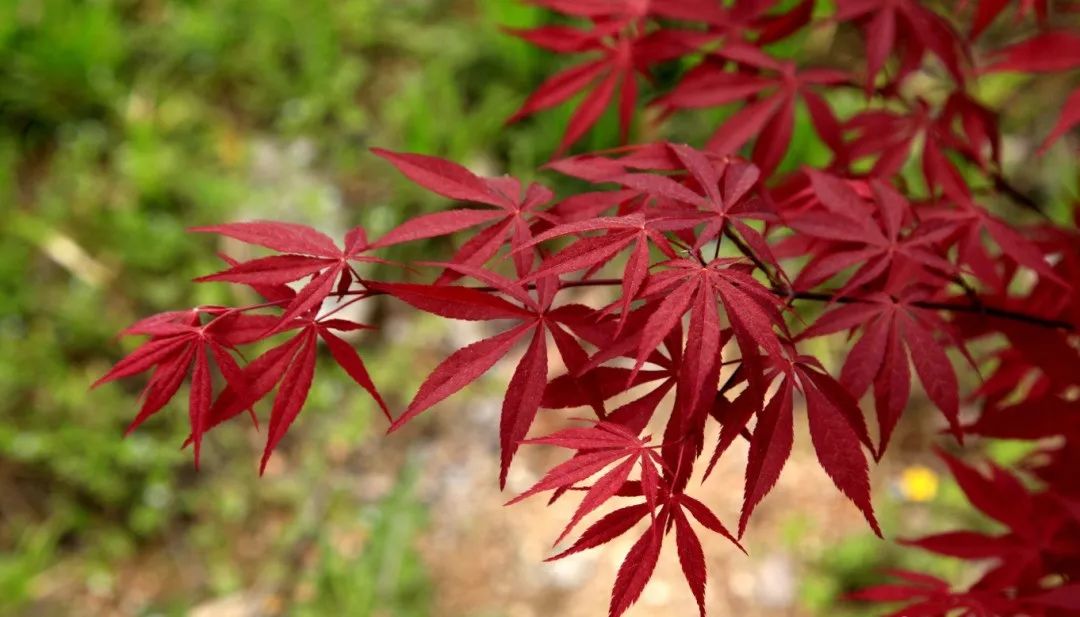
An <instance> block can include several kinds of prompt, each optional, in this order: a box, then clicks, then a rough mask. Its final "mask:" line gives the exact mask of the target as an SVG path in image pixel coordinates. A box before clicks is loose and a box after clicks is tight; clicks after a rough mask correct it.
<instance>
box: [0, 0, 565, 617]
mask: <svg viewBox="0 0 1080 617" xmlns="http://www.w3.org/2000/svg"><path fill="white" fill-rule="evenodd" d="M538 18H539V13H538V11H537V10H535V9H533V8H529V7H523V6H520V5H517V4H516V3H492V4H490V5H487V4H485V5H482V6H481V5H478V6H475V7H474V6H473V5H471V4H470V3H464V2H448V1H438V0H431V1H411V2H384V1H378V0H342V1H330V0H313V1H310V2H303V3H296V2H291V1H286V0H264V1H263V0H261V1H260V2H250V1H247V0H213V1H210V0H206V1H182V0H175V1H156V0H113V1H110V0H96V1H80V0H15V1H13V2H3V3H0V83H3V84H4V86H3V87H2V88H0V210H2V216H3V219H4V223H3V224H2V225H0V348H2V349H3V350H4V361H3V362H2V363H0V419H2V422H0V512H2V514H3V516H2V517H0V519H2V521H3V523H2V524H0V549H3V555H2V556H0V613H7V614H15V613H20V614H35V615H49V614H67V613H66V610H65V604H66V603H69V602H74V601H85V602H87V603H88V604H87V606H88V607H93V610H94V611H96V612H99V613H101V614H108V613H109V612H110V611H112V612H113V613H121V614H173V613H176V614H183V613H184V612H185V611H186V610H187V609H190V608H191V607H192V606H194V605H196V604H198V603H199V602H200V601H202V600H205V599H209V598H215V597H219V596H225V595H227V594H230V593H234V592H238V591H240V590H243V589H248V588H251V587H252V586H255V587H260V586H261V588H266V589H270V590H272V593H270V595H271V596H274V595H275V594H278V593H279V592H280V590H289V589H292V590H294V591H295V592H296V593H295V594H294V597H284V598H277V599H276V600H275V601H277V602H279V603H281V602H283V603H285V604H286V605H288V606H290V607H298V608H296V610H298V611H299V614H333V613H337V614H350V615H375V614H378V615H401V616H411V615H423V614H427V608H426V607H427V600H426V598H427V592H426V591H425V590H426V588H427V586H426V585H425V583H424V580H425V579H424V573H423V571H422V568H421V567H420V565H419V562H418V560H417V556H416V554H415V553H414V552H412V551H411V550H410V549H409V546H410V545H411V542H412V541H413V538H414V536H415V535H416V533H417V532H418V530H419V529H420V528H421V526H422V521H423V518H424V517H423V511H422V506H420V505H419V502H417V500H416V499H415V498H414V497H413V496H412V493H411V492H410V488H409V487H410V486H411V482H409V481H406V480H403V481H401V482H397V483H396V484H394V488H393V489H392V490H391V491H390V493H389V494H388V495H386V496H379V495H376V496H375V497H371V498H370V501H371V503H370V504H368V505H367V506H364V503H363V502H364V500H365V499H368V497H361V498H360V499H359V500H358V499H357V498H356V497H352V496H351V495H352V494H353V492H352V491H350V489H349V483H350V482H352V481H354V480H355V479H356V473H355V471H354V470H347V469H346V470H342V469H335V468H333V464H332V463H331V462H329V461H327V460H326V459H327V454H326V453H327V451H328V450H329V451H331V452H334V451H338V452H339V454H337V455H335V456H336V459H338V467H340V463H341V462H342V461H344V460H348V459H349V457H350V456H352V455H353V454H355V452H356V450H357V449H358V448H359V447H361V445H362V444H363V442H364V439H365V438H366V437H367V436H368V435H369V434H370V433H372V431H369V429H368V425H369V422H368V419H369V416H370V413H371V411H372V410H371V409H370V405H369V403H368V401H367V400H366V399H365V398H364V397H362V396H358V395H357V394H356V393H355V392H353V391H352V389H350V388H346V387H345V386H344V385H343V384H342V383H334V382H333V380H321V381H320V383H319V384H317V386H316V389H315V391H314V393H313V396H312V400H311V403H310V404H309V406H308V408H307V409H306V410H305V414H304V419H303V421H302V422H301V423H300V424H301V427H300V430H299V431H298V436H297V437H295V438H294V439H293V440H292V444H290V445H289V447H288V448H286V452H285V454H284V455H283V456H282V459H283V460H284V461H287V463H286V464H287V465H288V473H287V474H284V473H283V474H281V475H280V476H278V477H273V478H267V479H264V480H262V481H259V480H258V479H257V478H256V474H255V470H254V465H253V463H252V462H251V461H249V460H248V458H246V456H251V457H253V456H254V454H255V451H256V447H257V446H256V445H255V444H253V443H252V441H253V439H252V438H251V437H250V435H247V434H246V433H244V431H243V429H242V428H238V429H237V430H233V431H231V432H230V430H228V429H226V430H225V431H222V432H221V436H220V437H215V443H214V448H212V449H214V450H216V451H217V453H218V454H219V456H217V457H216V458H212V459H210V461H209V463H210V464H209V465H207V471H204V472H203V473H201V474H199V475H198V476H196V475H195V474H194V473H193V471H192V469H191V465H190V462H189V458H188V455H187V453H184V452H181V451H180V450H179V449H178V448H177V447H176V446H177V445H178V444H179V443H180V442H181V441H182V437H183V435H184V433H185V429H184V428H183V424H184V421H183V414H182V413H177V412H179V411H181V410H180V409H179V408H178V407H176V406H170V408H169V409H166V410H165V411H163V412H162V414H161V415H160V416H159V417H158V418H156V419H155V420H154V421H153V422H151V423H150V424H148V425H147V427H146V429H145V430H141V431H138V432H137V433H136V434H134V435H132V436H131V437H128V438H126V439H121V435H122V431H123V428H124V426H125V425H126V423H127V422H128V421H129V420H130V418H131V417H132V413H133V412H134V410H135V409H136V408H137V407H136V403H135V397H136V396H137V390H136V389H134V385H133V384H122V385H119V386H114V385H110V386H107V387H104V388H101V389H100V390H96V391H93V392H89V391H88V389H87V387H88V385H89V384H90V383H91V382H92V381H93V379H94V378H95V376H96V375H99V374H100V373H101V372H102V371H103V370H104V369H106V368H107V366H108V364H109V363H110V362H112V361H115V360H116V359H117V358H118V354H119V353H120V352H121V347H122V349H130V347H131V343H130V342H125V343H124V344H123V345H122V346H118V345H117V344H116V342H115V340H114V338H113V337H114V335H115V333H116V332H117V331H118V330H119V329H120V328H122V327H123V326H124V325H126V324H127V323H130V322H131V321H132V320H133V319H136V318H137V317H139V316H142V315H145V314H149V313H152V312H156V311H161V310H166V309H171V308H175V307H178V306H190V305H194V304H200V303H210V302H224V301H227V300H228V298H227V297H225V296H223V295H222V294H223V292H222V290H221V289H215V288H213V286H210V287H207V286H202V287H198V286H195V285H193V284H188V283H185V281H187V280H190V279H191V278H192V277H194V276H197V275H198V274H200V273H205V272H207V271H212V270H214V269H216V268H217V267H218V263H217V262H216V259H215V258H214V256H213V251H214V243H213V241H212V240H211V239H209V238H205V237H195V236H192V235H189V234H187V233H185V231H184V229H185V227H188V226H192V225H198V224H206V223H211V222H217V221H223V220H231V219H236V218H245V217H248V218H250V217H266V218H273V217H278V218H283V219H288V220H294V221H298V222H304V223H308V224H311V225H314V226H316V227H319V228H322V229H324V230H326V231H328V232H340V231H341V230H342V229H345V228H346V227H348V226H351V225H355V224H365V225H368V226H369V228H370V229H371V230H372V233H380V232H381V231H385V229H387V228H389V227H391V226H392V225H394V224H396V223H397V222H398V221H400V220H401V219H402V218H404V217H405V216H407V215H408V214H409V213H411V212H415V211H417V210H419V209H424V208H431V207H435V206H436V205H437V203H438V202H437V201H436V200H435V199H433V198H432V197H430V196H427V195H423V194H422V193H421V192H420V191H418V190H415V189H412V188H405V183H404V182H402V181H401V180H399V179H398V178H397V177H396V175H395V174H392V173H391V172H390V170H389V169H387V168H385V167H384V166H382V165H381V164H380V163H378V162H377V161H374V160H372V159H373V157H369V156H366V151H367V147H368V145H369V144H375V143H377V144H379V145H381V146H385V147H390V148H398V149H410V150H421V151H427V152H433V153H439V154H441V155H444V156H448V157H450V158H455V159H458V160H464V161H470V162H473V163H474V164H475V163H481V164H486V165H487V166H489V167H492V168H494V169H498V170H499V171H501V169H499V168H501V167H502V166H503V165H504V164H505V165H508V166H509V167H511V168H514V169H533V168H535V167H536V166H537V163H538V162H539V161H540V160H541V158H540V157H541V156H542V154H543V153H545V152H549V151H550V150H551V147H552V146H553V145H554V143H555V140H556V135H557V133H555V132H553V131H551V130H546V129H545V127H544V126H542V123H541V125H540V126H537V125H533V126H528V127H514V128H511V129H509V130H507V129H504V127H503V125H502V118H505V117H506V116H507V115H509V113H510V112H512V111H513V109H514V107H515V106H516V105H517V104H518V102H519V101H520V97H519V95H518V94H517V93H518V92H521V91H523V90H525V89H527V88H528V87H529V86H530V85H531V84H532V83H533V82H535V81H536V80H537V79H539V77H540V75H541V74H542V73H544V72H546V71H547V67H545V66H544V63H545V62H547V60H546V59H544V58H542V57H541V56H540V55H539V54H538V53H537V52H536V51H534V50H532V49H530V48H528V47H527V46H526V45H524V44H521V43H518V42H516V41H514V40H513V39H511V38H509V37H506V36H504V35H502V34H501V33H500V32H499V31H498V30H497V28H496V27H495V25H494V24H496V23H505V24H515V25H528V24H530V23H533V22H534V21H535V20H537V19H538ZM558 122H559V119H558V118H551V119H548V120H546V123H548V124H549V126H548V127H547V128H551V127H554V126H555V125H556V124H557V123H558ZM367 351H370V353H367ZM365 355H366V357H367V358H368V361H369V363H370V364H371V365H372V366H373V367H375V368H374V369H373V370H374V372H375V373H376V374H375V377H376V378H377V379H381V381H380V383H382V384H385V385H384V387H385V388H387V389H389V390H390V391H398V390H400V391H404V390H406V389H407V388H408V387H412V386H414V385H415V384H412V383H401V381H402V379H407V378H403V377H399V376H401V375H408V374H409V371H407V370H403V367H404V366H405V365H406V363H407V362H409V357H408V356H409V351H408V350H405V351H398V352H397V353H396V354H395V352H394V351H393V350H387V349H382V348H381V347H378V346H376V347H375V348H373V349H371V350H366V351H365ZM331 411H332V412H333V414H332V415H331V414H329V413H328V412H331ZM380 430H381V429H380ZM374 432H376V433H377V432H379V430H376V431H374ZM293 444H295V447H294V446H293ZM212 456H213V455H212ZM383 471H384V472H385V471H386V470H383ZM316 484H317V485H318V486H319V487H320V489H319V492H320V496H318V498H316V496H314V495H312V494H311V493H312V491H311V490H310V487H311V486H313V485H316ZM320 501H321V502H323V505H322V506H320V507H321V510H320V511H317V512H307V509H310V508H311V507H312V506H311V504H312V503H315V502H320ZM358 501H359V502H360V503H358ZM267 511H270V512H274V513H277V514H278V516H279V517H280V518H281V519H282V521H284V522H282V523H281V524H280V528H277V527H275V528H274V530H273V532H274V533H273V537H271V538H265V537H263V536H264V535H265V534H266V533H268V530H266V529H250V528H249V526H250V525H254V524H259V525H267V524H268V523H266V521H267V520H268V519H271V518H273V517H270V516H268V515H267ZM358 511H359V512H360V515H359V516H358V514H357V513H358ZM305 512H307V514H305ZM327 530H331V531H332V532H333V533H355V534H356V535H357V537H360V538H368V539H369V540H365V541H358V542H360V544H359V545H357V546H359V547H361V548H362V550H360V548H357V549H355V550H354V551H353V553H352V554H350V553H348V552H342V551H341V550H339V547H338V546H337V545H336V543H335V541H334V539H333V538H331V537H327V536H326V535H325V534H328V533H331V531H327ZM343 530H344V531H343ZM244 543H247V544H250V545H251V547H249V548H247V549H245V548H244V547H243V546H237V545H238V544H244ZM354 544H355V542H354ZM176 547H179V548H176ZM301 547H306V548H303V550H305V551H308V552H310V554H306V553H305V554H303V555H297V554H296V553H297V551H301ZM245 550H246V551H251V550H257V551H258V552H259V554H258V555H255V556H254V557H252V556H249V557H247V558H246V559H238V557H237V553H238V552H240V553H242V552H244V551H245ZM168 551H173V552H175V551H180V553H179V554H180V555H181V556H182V559H183V560H193V563H191V564H189V565H179V566H178V565H177V564H176V563H166V564H164V565H161V566H154V565H153V564H151V565H150V566H149V568H150V569H151V570H152V569H153V568H154V567H159V568H160V569H161V571H162V572H165V573H166V575H167V576H178V577H179V582H180V584H178V585H175V586H174V587H175V588H174V589H165V590H164V591H163V592H162V593H154V594H151V595H152V596H153V597H149V598H144V599H143V600H138V599H136V600H132V601H131V602H133V603H132V604H127V605H122V606H121V605H115V604H113V605H110V603H115V602H118V601H121V600H122V599H123V598H125V597H135V598H138V597H139V596H140V594H139V593H138V590H134V591H133V590H130V589H127V588H128V587H130V586H132V585H134V586H136V587H137V586H138V585H139V584H140V583H138V582H137V581H136V582H135V583H132V582H131V581H132V580H136V579H137V578H138V577H135V576H134V575H133V573H132V572H131V571H130V570H131V569H132V568H138V564H139V563H140V560H141V559H143V557H144V555H147V554H151V555H152V554H159V553H162V552H165V553H168ZM176 559H180V557H175V556H174V558H173V560H172V561H176ZM294 559H303V560H304V564H305V565H306V566H308V567H304V568H302V569H300V570H299V572H300V573H299V574H298V572H297V571H290V569H289V564H290V563H293V561H291V560H294ZM241 561H247V562H252V563H249V566H248V567H247V568H240V567H237V564H238V563H239V562H241ZM125 564H126V567H125ZM257 564H261V565H257ZM293 565H294V566H295V565H296V564H295V563H293ZM391 566H392V567H391ZM245 570H246V571H245ZM191 572H196V573H197V574H195V575H193V576H194V579H192V578H191V577H192V575H191V574H190V573H191ZM297 579H300V580H297ZM118 598H119V599H121V600H118ZM376 607H378V610H379V611H381V612H378V611H376Z"/></svg>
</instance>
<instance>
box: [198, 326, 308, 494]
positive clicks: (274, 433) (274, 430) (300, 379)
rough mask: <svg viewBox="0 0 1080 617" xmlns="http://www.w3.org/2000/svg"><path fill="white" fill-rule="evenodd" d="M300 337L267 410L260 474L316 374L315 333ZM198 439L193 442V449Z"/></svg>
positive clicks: (301, 404)
mask: <svg viewBox="0 0 1080 617" xmlns="http://www.w3.org/2000/svg"><path fill="white" fill-rule="evenodd" d="M297 338H298V339H300V342H299V343H298V349H297V351H296V355H295V356H294V357H293V359H292V362H291V363H290V364H289V367H288V368H287V369H286V370H285V374H284V375H283V377H282V380H281V387H280V388H278V393H277V396H275V397H274V406H273V408H272V409H271V410H270V427H269V429H268V430H267V433H266V448H265V449H264V450H263V455H262V461H261V462H260V463H259V473H260V474H261V473H263V472H264V471H266V463H267V462H268V461H269V460H270V455H271V454H272V453H273V451H274V448H276V447H277V445H278V443H280V442H281V438H282V437H284V436H285V433H286V432H287V431H288V430H289V427H290V426H292V423H293V421H294V420H296V416H297V415H299V414H300V409H301V408H303V406H304V401H306V400H307V396H308V391H309V390H311V380H312V379H313V378H314V376H315V334H314V332H312V331H310V330H307V331H305V332H304V333H303V334H301V335H300V336H298V337H297ZM197 444H198V442H197V441H196V448H197V447H198V446H197Z"/></svg>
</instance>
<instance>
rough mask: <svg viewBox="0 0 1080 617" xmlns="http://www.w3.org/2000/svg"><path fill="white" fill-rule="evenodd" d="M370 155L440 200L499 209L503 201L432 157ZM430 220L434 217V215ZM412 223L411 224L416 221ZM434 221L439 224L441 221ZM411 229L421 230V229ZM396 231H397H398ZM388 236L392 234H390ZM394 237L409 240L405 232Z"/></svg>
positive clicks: (477, 179) (453, 165) (383, 152)
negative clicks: (485, 205)
mask: <svg viewBox="0 0 1080 617" xmlns="http://www.w3.org/2000/svg"><path fill="white" fill-rule="evenodd" d="M371 152H372V153H374V154H375V156H378V157H380V158H383V159H385V160H387V161H389V162H390V164H391V165H393V166H394V167H397V169H398V171H400V172H401V173H402V174H404V175H405V176H406V177H407V178H409V179H410V180H412V181H413V182H415V183H417V184H419V185H420V186H422V187H424V188H426V189H428V190H429V191H431V192H433V193H438V194H439V195H442V196H443V197H449V198H450V199H458V200H461V201H472V202H476V203H482V204H489V205H492V206H501V205H503V203H504V200H502V199H500V198H499V196H498V195H496V194H493V193H492V191H491V189H489V188H488V185H487V183H485V182H484V180H483V179H482V178H480V177H478V176H476V174H474V173H472V172H471V171H469V170H468V169H465V168H464V167H462V166H460V165H458V164H457V163H451V162H450V161H447V160H444V159H440V158H436V157H434V156H425V155H423V154H409V153H405V152H391V151H390V150H383V149H382V148H372V149H371ZM444 214H445V213H444ZM430 216H432V217H436V216H438V215H430ZM413 220H414V221H415V220H416V219H413ZM436 220H437V221H442V219H441V218H440V219H436ZM429 221H430V219H429ZM406 225H410V223H406ZM415 226H416V227H423V225H415ZM398 229H401V228H400V227H399V228H398ZM390 233H391V234H393V233H394V232H390ZM398 233H400V234H401V235H403V236H405V237H406V238H408V239H413V238H410V237H409V234H406V233H405V232H398ZM410 233H411V232H410ZM387 235H390V234H387ZM417 237H425V236H417ZM428 237H429V236H428ZM386 244H387V242H386V239H385V238H383V239H382V240H380V241H379V245H380V246H385V245H386Z"/></svg>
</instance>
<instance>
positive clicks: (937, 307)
mask: <svg viewBox="0 0 1080 617" xmlns="http://www.w3.org/2000/svg"><path fill="white" fill-rule="evenodd" d="M622 283H623V281H622V279H616V278H606V279H589V280H584V281H566V282H564V283H563V284H562V287H563V288H564V289H567V288H575V287H614V286H618V285H622ZM526 288H527V289H535V288H536V285H535V284H533V283H530V284H529V285H526ZM467 289H472V290H474V291H483V292H486V293H496V292H498V291H499V290H498V289H496V288H495V287H487V286H485V287H467ZM769 291H770V292H772V293H773V294H775V295H777V296H779V297H781V298H787V299H790V300H810V301H814V302H837V303H839V304H853V303H856V302H868V300H865V299H863V298H859V297H857V296H837V295H836V294H835V293H829V292H814V291H792V290H790V289H787V288H786V287H772V288H770V289H769ZM345 295H348V296H356V295H363V296H382V295H386V292H382V291H377V290H371V289H368V290H353V291H348V292H346V294H345ZM911 305H912V306H917V307H919V308H923V309H928V310H933V311H949V312H952V313H967V314H972V315H983V316H985V317H994V318H996V319H1006V320H1009V321H1016V322H1020V323H1025V324H1028V325H1031V326H1038V327H1040V328H1050V329H1053V330H1065V331H1068V332H1077V331H1078V330H1080V328H1078V327H1077V325H1076V324H1074V323H1072V322H1069V321H1065V320H1063V319H1054V318H1051V317H1041V316H1039V315H1032V314H1030V313H1024V312H1021V311H1014V310H1011V309H1006V308H998V307H994V306H986V305H984V304H958V303H956V302H931V301H928V300H919V301H915V302H912V303H911Z"/></svg>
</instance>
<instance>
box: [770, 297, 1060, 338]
mask: <svg viewBox="0 0 1080 617" xmlns="http://www.w3.org/2000/svg"><path fill="white" fill-rule="evenodd" d="M772 292H773V293H775V294H776V295H778V296H782V297H786V298H791V299H794V300H813V301H816V302H839V303H840V304H852V303H856V302H865V300H864V299H862V298H859V297H856V296H839V297H837V296H836V294H832V293H825V292H813V291H789V290H786V289H773V290H772ZM911 305H912V306H917V307H919V308H924V309H929V310H935V311H950V312H953V313H970V314H973V315H984V316H987V317H996V318H998V319H1008V320H1010V321H1017V322H1021V323H1026V324H1029V325H1032V326H1039V327H1042V328H1051V329H1055V330H1067V331H1069V332H1076V331H1077V330H1078V328H1077V326H1076V324H1073V323H1071V322H1068V321H1064V320H1061V319H1052V318H1049V317H1040V316H1038V315H1032V314H1030V313H1022V312H1020V311H1013V310H1010V309H1004V308H997V307H993V306H986V305H983V304H957V303H955V302H931V301H928V300H919V301H916V302H912V303H911Z"/></svg>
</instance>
